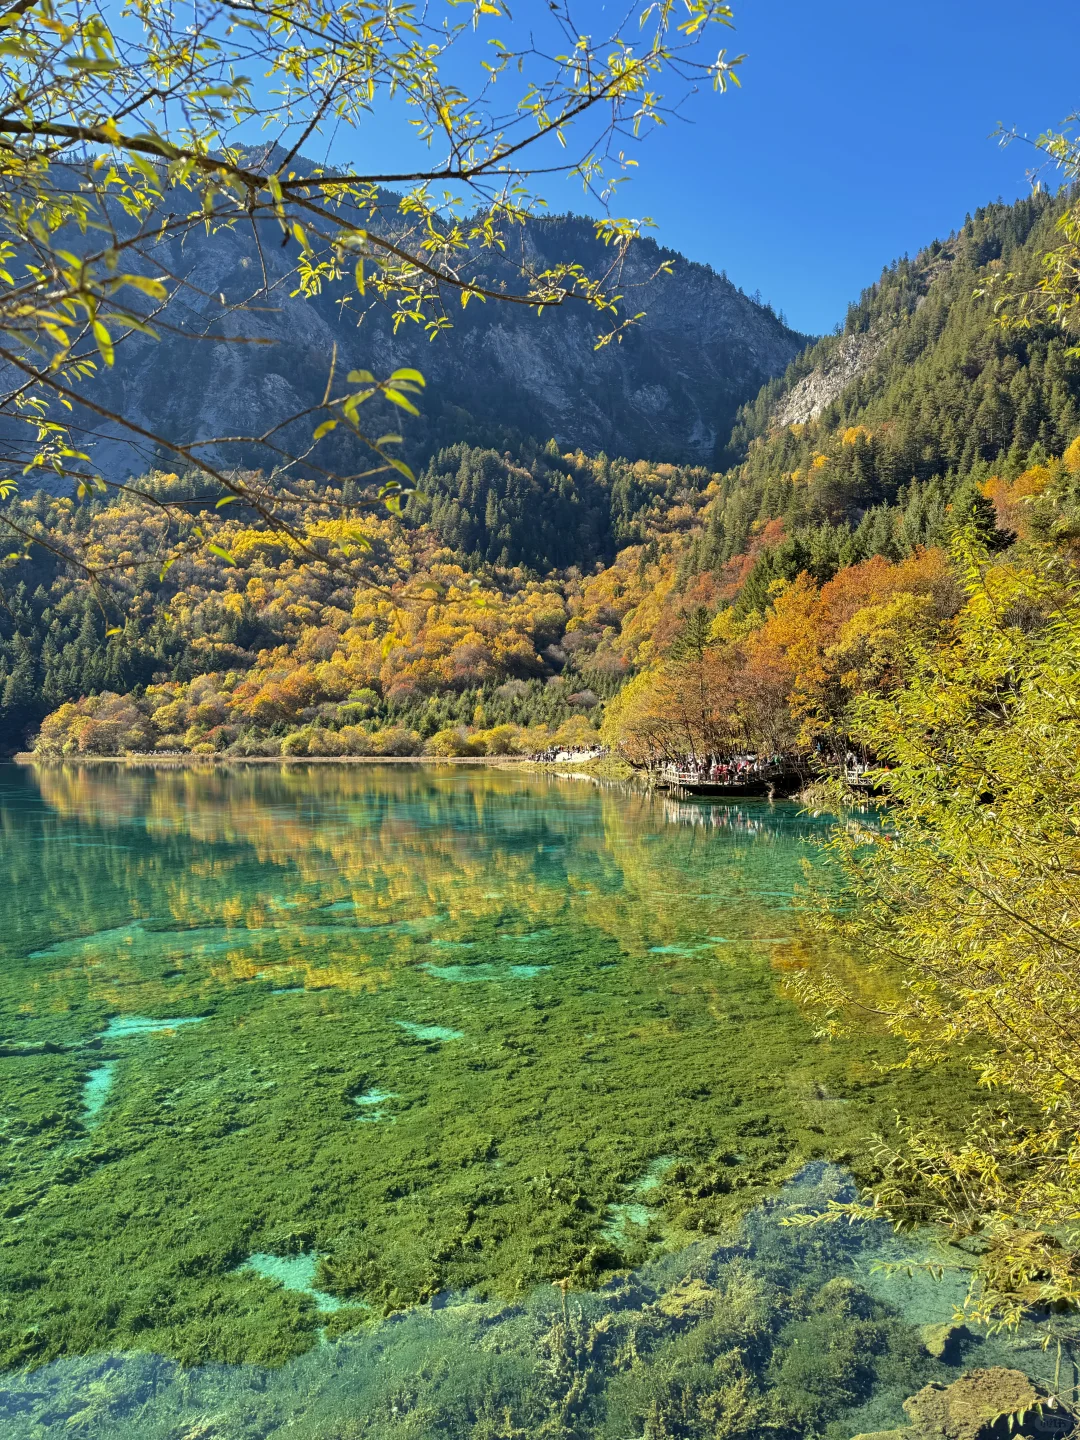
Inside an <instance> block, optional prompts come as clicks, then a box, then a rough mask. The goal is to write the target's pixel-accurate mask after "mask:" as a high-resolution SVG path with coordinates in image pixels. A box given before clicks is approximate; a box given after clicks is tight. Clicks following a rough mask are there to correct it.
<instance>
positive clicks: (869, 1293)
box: [0, 1162, 1074, 1440]
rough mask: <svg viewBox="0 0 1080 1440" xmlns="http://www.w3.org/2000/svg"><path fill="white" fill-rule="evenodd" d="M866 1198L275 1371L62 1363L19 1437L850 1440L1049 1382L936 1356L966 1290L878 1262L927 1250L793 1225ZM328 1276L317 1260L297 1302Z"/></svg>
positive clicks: (437, 1314)
mask: <svg viewBox="0 0 1080 1440" xmlns="http://www.w3.org/2000/svg"><path fill="white" fill-rule="evenodd" d="M850 1193H851V1191H850V1186H849V1185H847V1184H846V1182H845V1179H844V1176H843V1174H842V1173H841V1172H839V1171H837V1170H836V1169H835V1168H834V1167H830V1166H827V1165H824V1164H821V1163H820V1162H819V1163H816V1164H813V1165H811V1166H808V1167H806V1169H805V1171H804V1172H803V1173H802V1174H801V1175H800V1176H799V1177H798V1178H797V1180H796V1181H795V1182H794V1183H791V1184H789V1185H788V1186H787V1187H786V1188H785V1190H784V1191H783V1192H782V1193H781V1195H780V1196H779V1198H778V1199H775V1200H773V1201H770V1202H766V1203H764V1204H763V1205H762V1206H760V1207H757V1208H756V1209H755V1210H754V1211H752V1212H751V1213H750V1215H749V1216H748V1217H746V1218H745V1219H744V1221H743V1223H742V1224H741V1225H740V1226H739V1227H738V1229H737V1231H736V1233H735V1234H734V1235H733V1236H732V1237H731V1239H730V1240H728V1241H726V1242H723V1241H718V1240H715V1239H713V1240H709V1239H701V1240H698V1241H695V1242H693V1243H692V1244H690V1245H689V1246H688V1247H686V1248H684V1249H683V1250H682V1251H681V1252H679V1253H678V1254H669V1255H666V1256H662V1257H660V1258H659V1259H657V1260H654V1261H650V1262H647V1263H646V1264H645V1265H644V1266H642V1267H641V1268H640V1269H638V1270H636V1271H633V1272H631V1273H629V1274H627V1275H625V1276H620V1277H618V1278H617V1279H614V1280H612V1281H610V1282H609V1283H607V1284H606V1285H604V1286H602V1287H601V1288H600V1289H599V1290H596V1291H592V1292H581V1293H577V1294H570V1295H562V1294H560V1292H559V1290H558V1289H557V1288H556V1287H553V1286H550V1285H549V1286H542V1287H537V1288H536V1289H534V1290H533V1291H530V1292H529V1293H528V1294H525V1295H522V1296H521V1297H519V1298H518V1299H517V1300H515V1301H512V1302H505V1301H495V1300H490V1301H482V1300H479V1299H477V1298H476V1297H475V1296H474V1295H469V1294H455V1293H446V1294H443V1295H440V1296H439V1297H437V1298H436V1299H435V1300H434V1301H433V1302H431V1303H429V1304H427V1305H424V1306H421V1307H416V1308H414V1309H412V1310H410V1311H408V1312H404V1313H401V1314H397V1315H394V1316H392V1317H390V1318H389V1319H385V1320H381V1321H375V1322H373V1323H371V1324H369V1325H367V1326H366V1327H365V1328H363V1329H362V1330H359V1331H356V1332H354V1333H352V1334H347V1335H345V1336H344V1337H342V1338H333V1328H334V1320H335V1318H336V1317H335V1316H334V1315H333V1314H331V1315H328V1316H326V1317H325V1318H326V1319H327V1320H328V1322H329V1323H328V1325H327V1338H326V1339H325V1340H324V1343H323V1344H322V1345H321V1346H319V1347H318V1348H317V1349H314V1350H310V1351H308V1352H306V1353H305V1354H303V1355H301V1356H298V1357H296V1358H295V1359H293V1360H290V1361H288V1362H286V1363H285V1364H283V1365H280V1366H276V1367H273V1368H267V1367H264V1366H259V1365H235V1366H228V1365H215V1364H209V1365H204V1366H199V1367H195V1368H192V1369H184V1368H182V1367H180V1366H179V1365H178V1364H177V1363H176V1362H175V1361H174V1360H169V1359H167V1358H165V1357H162V1356H160V1355H154V1354H149V1353H145V1352H142V1353H139V1352H134V1353H131V1352H129V1353H113V1354H109V1355H105V1356H100V1355H99V1356H96V1357H93V1358H69V1359H62V1360H57V1361H53V1362H52V1363H51V1364H49V1365H47V1366H44V1367H41V1368H39V1369H37V1370H34V1371H33V1372H32V1373H30V1374H24V1375H12V1376H8V1377H7V1378H6V1383H0V1437H2V1440H51V1437H53V1436H55V1435H58V1434H60V1433H63V1434H64V1435H65V1436H74V1437H75V1440H181V1437H183V1440H271V1437H278V1436H280V1437H284V1436H286V1435H288V1436H289V1437H292V1440H439V1437H445V1440H526V1437H527V1440H533V1437H538V1440H660V1437H681V1440H723V1437H731V1440H754V1437H758V1436H761V1435H762V1434H768V1435H771V1436H773V1437H774V1440H801V1437H808V1436H821V1437H824V1440H846V1437H848V1436H851V1435H852V1434H854V1433H855V1432H856V1431H872V1430H879V1429H884V1428H887V1427H890V1426H893V1425H897V1424H902V1423H903V1422H904V1415H903V1412H902V1410H901V1408H900V1406H901V1401H902V1400H903V1399H904V1398H905V1397H906V1396H907V1395H909V1394H911V1393H913V1391H914V1390H916V1389H917V1388H919V1387H920V1386H921V1385H923V1384H925V1383H927V1382H928V1381H931V1380H939V1381H944V1382H946V1383H947V1382H949V1381H950V1380H952V1379H954V1378H955V1377H956V1375H957V1374H958V1373H960V1372H961V1371H963V1370H965V1369H968V1368H971V1367H973V1366H979V1365H1001V1364H1004V1365H1008V1366H1011V1367H1019V1368H1022V1369H1025V1370H1027V1371H1028V1372H1029V1373H1031V1374H1032V1375H1034V1376H1036V1377H1040V1378H1042V1379H1043V1380H1044V1382H1045V1381H1049V1380H1050V1379H1051V1377H1052V1374H1053V1371H1054V1367H1055V1358H1054V1357H1053V1356H1052V1355H1049V1354H1047V1353H1046V1352H1045V1351H1044V1350H1043V1349H1042V1348H1041V1347H1040V1346H1039V1345H1038V1343H1037V1337H1030V1336H1023V1335H1021V1336H1018V1337H1015V1338H1014V1339H1012V1340H1011V1341H1006V1340H1002V1339H1001V1338H996V1339H985V1338H980V1337H978V1336H975V1335H968V1336H966V1337H965V1338H964V1339H963V1340H962V1341H961V1342H959V1343H958V1344H957V1345H956V1346H954V1347H953V1349H952V1350H951V1351H950V1352H949V1353H948V1354H947V1355H946V1356H945V1357H944V1358H942V1357H940V1356H934V1355H933V1354H931V1353H930V1352H929V1350H928V1348H927V1345H926V1343H925V1329H924V1327H925V1326H927V1325H928V1324H933V1323H934V1322H940V1321H942V1319H948V1317H949V1316H950V1313H951V1310H952V1307H953V1305H954V1303H955V1302H956V1300H957V1299H958V1298H959V1291H958V1289H957V1287H956V1286H955V1285H953V1284H950V1283H948V1282H946V1283H943V1284H935V1283H933V1282H927V1281H926V1280H925V1278H922V1277H919V1276H918V1275H916V1277H915V1278H912V1279H909V1280H901V1281H900V1282H894V1281H888V1282H885V1281H882V1279H881V1278H880V1277H879V1276H877V1275H875V1274H874V1272H873V1269H872V1265H873V1262H874V1261H875V1260H879V1259H892V1260H894V1261H900V1260H904V1259H913V1258H918V1256H919V1255H921V1254H924V1253H926V1252H925V1251H924V1250H922V1249H920V1247H918V1246H916V1245H914V1244H912V1243H910V1242H908V1243H902V1242H900V1241H898V1240H897V1239H896V1238H895V1237H894V1236H892V1235H891V1233H890V1232H889V1231H888V1230H887V1228H886V1227H884V1226H880V1225H874V1226H869V1225H868V1226H859V1227H855V1228H854V1229H851V1228H849V1227H847V1226H843V1227H829V1228H828V1229H827V1230H823V1231H815V1232H813V1233H812V1234H811V1235H810V1236H808V1235H807V1233H806V1232H805V1231H803V1230H798V1231H792V1230H785V1229H783V1228H781V1227H780V1226H779V1225H778V1224H777V1221H778V1220H779V1219H780V1218H782V1216H783V1215H784V1214H785V1213H787V1212H789V1211H790V1210H791V1209H792V1208H793V1207H795V1206H798V1205H804V1204H810V1205H815V1204H821V1203H822V1202H823V1201H824V1200H826V1199H827V1198H828V1197H833V1196H844V1195H846V1194H850ZM266 1259H267V1257H260V1261H265V1260H266ZM311 1275H312V1266H311V1257H305V1258H304V1259H303V1260H300V1261H299V1263H298V1264H294V1265H293V1266H292V1269H291V1271H288V1272H286V1273H285V1275H284V1280H283V1283H285V1284H290V1283H291V1284H297V1283H309V1282H310V1280H311ZM1066 1365H1067V1366H1073V1365H1074V1359H1073V1356H1072V1353H1071V1352H1070V1353H1069V1355H1068V1356H1067V1358H1066Z"/></svg>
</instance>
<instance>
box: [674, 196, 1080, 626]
mask: <svg viewBox="0 0 1080 1440" xmlns="http://www.w3.org/2000/svg"><path fill="white" fill-rule="evenodd" d="M1067 203H1069V201H1068V197H1067V196H1065V195H1058V196H1050V195H1047V194H1045V193H1036V194H1034V195H1033V196H1031V197H1030V198H1028V199H1025V200H1021V201H1018V202H1017V203H1016V204H1013V205H1004V204H1000V203H999V204H996V205H988V206H986V207H985V208H983V209H980V210H978V211H977V212H976V213H975V215H974V216H969V217H968V218H967V219H966V221H965V223H964V224H963V226H962V227H961V228H960V229H959V230H958V231H957V232H956V233H955V234H953V235H951V236H949V238H948V239H947V240H944V241H934V242H933V243H932V244H931V245H929V246H928V247H927V248H926V249H925V250H923V251H921V252H920V253H919V254H918V255H916V256H915V257H914V258H913V259H907V258H905V259H903V260H899V261H897V262H896V263H895V264H893V265H890V266H889V267H888V268H887V269H886V270H884V271H883V273H882V275H881V278H880V280H879V281H878V282H877V283H876V284H875V285H873V286H871V287H870V288H869V289H868V290H866V291H864V293H863V294H862V296H861V297H860V298H859V300H858V301H856V302H855V303H854V304H853V305H852V306H851V307H850V309H849V311H848V315H847V318H846V321H845V324H844V328H843V333H842V334H839V335H831V336H827V337H825V338H824V339H823V340H820V341H818V342H817V343H816V344H815V345H813V346H811V347H809V348H808V349H807V350H806V351H805V352H803V353H802V354H801V355H799V356H798V357H797V358H796V359H795V361H794V362H793V363H792V364H791V366H789V368H788V370H787V371H786V373H785V374H784V375H783V376H782V377H780V378H779V379H775V380H772V381H770V382H768V383H767V384H766V385H765V386H763V387H762V390H761V391H760V393H759V394H758V396H757V398H756V399H755V400H754V401H753V402H752V403H751V404H749V405H747V406H745V407H744V408H743V410H742V411H741V412H740V414H739V416H738V419H737V421H736V424H735V427H734V430H733V433H732V439H731V445H730V449H729V457H730V458H731V459H733V460H735V461H737V462H738V463H736V464H734V465H733V466H732V467H731V468H730V469H729V470H728V472H727V473H726V475H725V476H724V479H723V481H722V483H721V486H720V494H719V496H718V498H717V501H716V503H715V505H714V506H713V508H712V511H711V514H710V516H709V519H708V522H707V525H706V527H705V530H704V532H703V534H702V536H701V537H700V540H699V542H698V543H697V545H696V546H695V547H694V550H693V553H692V554H690V555H688V556H687V557H686V560H685V568H684V577H685V576H686V575H689V574H691V573H701V572H702V571H709V570H712V571H719V570H721V569H722V568H723V566H724V565H725V564H727V563H728V562H730V561H732V560H733V559H734V558H735V557H737V556H741V555H744V554H745V553H746V551H747V547H748V546H750V545H751V543H752V539H753V537H754V536H755V535H759V534H761V533H762V532H763V530H764V529H765V527H766V526H768V525H770V523H773V524H774V530H778V533H779V534H781V535H782V536H783V537H784V539H783V542H782V547H783V548H782V549H781V548H779V547H773V549H772V550H770V552H769V554H768V555H767V556H763V557H762V565H763V566H765V567H768V566H772V567H773V570H772V571H771V578H778V577H781V576H787V577H788V578H790V577H791V576H793V575H794V574H796V573H797V572H798V570H799V569H809V570H811V571H812V573H814V574H815V575H817V576H818V578H819V579H827V578H828V575H829V574H831V573H833V572H834V571H835V570H836V569H837V568H839V567H841V566H843V565H848V564H851V563H853V562H854V561H857V560H860V559H865V558H867V557H868V556H869V555H873V554H880V555H883V556H885V557H886V558H889V559H896V558H899V557H900V556H902V555H904V554H906V553H908V552H909V551H910V550H911V549H912V547H914V546H915V545H919V544H923V545H925V544H934V543H937V542H939V541H941V540H942V539H943V538H945V536H946V534H947V533H948V529H949V527H950V525H951V524H952V523H953V521H954V520H955V518H956V517H957V515H959V514H960V513H962V512H965V511H966V510H967V509H969V508H970V506H971V505H977V504H979V503H981V502H980V501H979V498H978V497H979V493H980V492H979V486H980V485H982V484H984V482H986V481H987V479H988V477H990V476H991V474H993V473H997V474H999V475H1004V476H1006V477H1007V478H1009V479H1015V478H1016V476H1018V475H1019V474H1020V472H1021V471H1023V470H1024V469H1025V467H1027V466H1029V465H1031V464H1034V463H1037V462H1038V461H1039V460H1040V459H1042V460H1045V459H1046V458H1048V457H1051V456H1060V455H1061V454H1062V453H1063V452H1064V450H1065V449H1066V447H1067V446H1068V444H1069V442H1070V440H1071V439H1072V437H1073V436H1074V435H1075V434H1076V433H1077V431H1078V430H1080V357H1077V356H1076V355H1070V354H1069V353H1068V352H1069V341H1068V339H1067V337H1066V336H1065V335H1064V334H1063V333H1062V332H1061V331H1059V330H1055V329H1053V328H1051V327H1046V326H1041V327H1040V326H1035V327H1033V328H1031V329H1028V330H1005V329H1003V328H1002V327H1000V326H999V325H997V324H995V322H994V312H993V308H992V305H991V303H990V301H989V300H988V299H987V298H986V296H985V295H984V294H983V293H982V292H983V291H984V289H985V287H986V286H987V284H988V282H990V281H992V280H993V279H994V278H995V277H998V276H1002V275H1004V274H1013V275H1015V277H1016V278H1015V281H1014V283H1015V284H1016V285H1017V286H1018V287H1020V288H1024V287H1029V286H1031V285H1033V284H1034V283H1035V281H1036V279H1037V277H1038V275H1039V273H1040V269H1039V267H1040V261H1041V257H1042V256H1043V255H1044V254H1045V252H1046V251H1047V250H1049V249H1050V248H1051V247H1052V246H1053V244H1054V243H1055V232H1054V226H1055V223H1056V221H1057V219H1058V217H1059V216H1060V215H1061V213H1062V211H1063V209H1064V208H1065V206H1066V204H1067ZM950 507H952V508H950ZM774 522H780V523H779V524H778V525H777V524H776V523H774ZM756 548H758V549H760V548H761V547H760V545H758V546H757V547H756ZM755 596H756V599H760V596H757V595H756V590H755ZM755 603H756V600H755Z"/></svg>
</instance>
